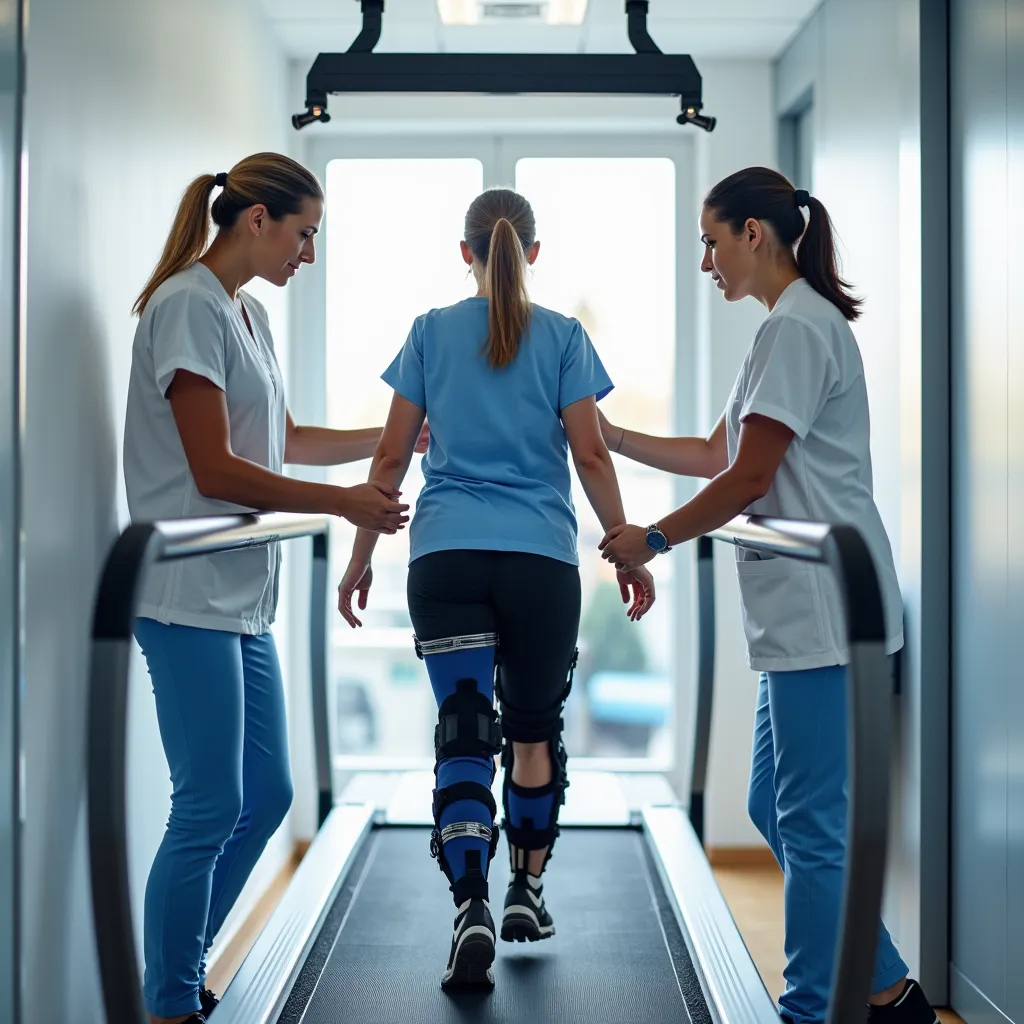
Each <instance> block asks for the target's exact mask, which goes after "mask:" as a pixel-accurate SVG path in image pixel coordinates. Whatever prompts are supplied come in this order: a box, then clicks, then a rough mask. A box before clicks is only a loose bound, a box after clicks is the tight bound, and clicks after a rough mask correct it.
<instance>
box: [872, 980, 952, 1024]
mask: <svg viewBox="0 0 1024 1024" xmlns="http://www.w3.org/2000/svg"><path fill="white" fill-rule="evenodd" d="M868 1024H939V1017H938V1014H937V1013H936V1012H935V1010H934V1009H933V1008H932V1004H931V1003H929V1002H928V999H927V997H926V996H925V994H924V992H922V991H921V986H920V985H919V984H918V983H917V982H916V981H914V980H913V979H908V981H907V984H906V987H905V988H904V989H903V994H902V995H900V996H898V997H897V998H896V999H894V1000H893V1001H892V1002H891V1003H886V1004H885V1005H884V1006H869V1007H868Z"/></svg>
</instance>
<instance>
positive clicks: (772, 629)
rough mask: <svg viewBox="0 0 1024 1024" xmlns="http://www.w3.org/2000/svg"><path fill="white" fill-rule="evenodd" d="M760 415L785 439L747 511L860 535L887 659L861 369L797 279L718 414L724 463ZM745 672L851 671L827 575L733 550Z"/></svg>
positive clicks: (894, 593)
mask: <svg viewBox="0 0 1024 1024" xmlns="http://www.w3.org/2000/svg"><path fill="white" fill-rule="evenodd" d="M754 414H757V415H761V416H766V417H768V418H769V419H773V420H776V421H778V422H779V423H782V424H784V425H785V426H787V427H789V429H790V430H792V431H793V434H794V437H793V441H792V443H791V444H790V445H789V448H788V449H787V451H786V455H785V457H784V458H783V460H782V464H781V465H780V466H779V470H778V472H777V473H776V475H775V479H774V481H773V483H772V486H771V489H770V490H769V491H768V493H767V494H766V495H765V496H764V497H763V498H761V499H760V500H758V501H756V502H754V504H753V505H751V506H750V507H749V508H748V509H747V510H746V511H747V512H748V513H751V514H758V515H768V516H781V517H784V518H787V519H804V520H817V521H820V522H827V523H848V524H851V525H853V526H856V527H857V528H858V529H859V530H860V532H861V534H862V535H863V536H864V539H865V541H866V543H867V545H868V548H869V550H870V551H871V554H872V556H873V558H874V562H875V569H876V571H877V573H878V577H879V583H880V586H881V591H882V600H883V602H884V605H885V621H886V653H888V654H892V653H894V652H895V651H898V650H899V649H900V648H901V647H902V646H903V602H902V597H901V595H900V587H899V581H898V579H897V577H896V568H895V565H894V564H893V556H892V548H891V547H890V544H889V538H888V537H887V536H886V532H885V527H884V526H883V525H882V519H881V516H880V515H879V513H878V508H877V507H876V505H875V501H874V497H873V493H872V478H871V452H870V446H869V441H870V422H869V416H868V396H867V389H866V387H865V382H864V366H863V363H862V361H861V356H860V349H859V348H858V347H857V341H856V339H855V338H854V335H853V331H852V330H851V328H850V324H849V323H848V322H847V320H846V318H845V317H844V316H843V315H842V313H840V312H839V310H838V309H837V308H836V306H834V305H833V304H832V303H831V302H829V301H828V299H826V298H825V297H824V296H822V295H820V294H818V292H816V291H815V290H814V289H813V288H812V287H811V286H810V285H809V284H808V283H807V281H806V280H804V279H802V278H801V279H800V280H798V281H795V282H794V283H793V284H791V285H790V286H789V287H788V288H787V289H786V290H785V291H784V292H783V293H782V295H781V297H780V298H779V301H778V302H777V303H776V305H775V308H774V309H773V310H772V312H771V313H770V314H769V316H768V318H767V319H766V320H765V321H764V323H763V324H762V325H761V327H760V329H759V330H758V332H757V335H756V337H755V338H754V343H753V345H752V346H751V347H750V350H749V351H748V352H747V355H746V358H745V359H744V361H743V366H742V368H741V369H740V373H739V377H738V378H737V380H736V384H735V385H734V387H733V391H732V394H731V396H730V397H729V403H728V406H727V408H726V427H727V438H728V449H729V461H730V462H732V461H733V460H734V459H735V458H736V451H737V448H738V443H739V433H740V425H741V424H742V423H743V421H744V420H745V419H746V418H747V417H748V416H751V415H754ZM736 569H737V572H738V574H739V589H740V604H741V607H742V613H743V626H744V632H745V633H746V638H747V658H748V663H749V664H750V667H751V668H752V669H755V670H759V671H774V672H785V671H795V670H801V669H811V668H822V667H825V666H828V665H845V664H847V662H848V661H849V651H848V649H847V641H846V630H845V626H844V614H843V608H842V603H841V600H840V596H839V590H838V587H837V586H836V583H835V581H834V579H833V577H832V573H831V570H830V569H828V568H827V567H826V566H820V565H812V564H809V563H806V562H798V561H794V560H793V559H790V558H782V557H774V556H771V555H764V554H757V553H755V552H752V551H749V550H746V549H743V548H737V549H736Z"/></svg>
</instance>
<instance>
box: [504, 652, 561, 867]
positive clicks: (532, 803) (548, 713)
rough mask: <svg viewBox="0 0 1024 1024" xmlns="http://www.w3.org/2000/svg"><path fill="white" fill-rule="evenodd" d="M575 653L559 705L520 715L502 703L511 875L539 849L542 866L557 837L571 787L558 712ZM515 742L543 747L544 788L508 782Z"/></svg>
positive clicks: (505, 824)
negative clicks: (547, 775) (547, 767)
mask: <svg viewBox="0 0 1024 1024" xmlns="http://www.w3.org/2000/svg"><path fill="white" fill-rule="evenodd" d="M578 654H579V652H578V651H574V652H573V656H572V662H571V664H570V665H569V677H568V680H567V681H566V685H565V689H564V690H563V691H562V695H561V697H559V699H558V702H557V703H556V704H553V705H552V706H551V707H549V708H545V709H544V710H542V711H532V712H523V711H518V710H516V709H515V708H513V707H510V706H509V704H508V703H507V702H506V701H505V700H504V699H502V700H501V723H502V733H503V735H504V737H505V745H504V747H503V748H502V754H501V764H502V768H503V769H504V772H505V778H504V783H503V785H502V791H501V793H502V804H503V805H504V806H503V809H504V812H505V820H504V827H505V838H506V839H507V840H508V852H509V859H510V862H511V866H512V870H513V871H525V870H526V869H527V865H528V863H529V854H530V851H531V850H543V849H544V848H545V847H546V848H547V856H546V857H545V858H544V865H545V866H546V865H547V862H548V861H549V860H550V859H551V850H552V847H554V845H555V840H556V839H557V838H558V834H559V829H558V814H559V811H560V810H561V808H562V805H563V804H564V803H565V791H566V790H567V789H568V788H569V773H568V771H567V763H568V755H567V753H566V750H565V744H564V743H563V742H562V731H563V729H564V728H565V723H564V721H563V719H562V709H563V708H564V707H565V702H566V700H567V698H568V696H569V692H570V690H572V674H573V670H574V669H575V668H576V659H577V657H578ZM499 689H500V687H499ZM501 696H502V695H501V694H500V693H499V697H501ZM513 742H515V743H544V742H547V744H548V752H549V754H550V757H551V781H550V782H549V783H548V784H547V785H546V786H534V787H527V786H520V785H519V784H518V783H516V782H513V781H512V768H513V765H514V763H515V756H514V750H513V746H512V744H513ZM542 870H543V868H542Z"/></svg>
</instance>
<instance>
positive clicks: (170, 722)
mask: <svg viewBox="0 0 1024 1024" xmlns="http://www.w3.org/2000/svg"><path fill="white" fill-rule="evenodd" d="M216 188H219V189H220V190H221V191H220V192H219V194H218V195H217V198H216V199H215V200H214V201H213V204H212V209H211V205H210V198H211V196H212V194H213V192H214V190H215V189H216ZM323 199H324V197H323V193H322V191H321V189H320V185H319V182H318V181H317V180H316V178H315V177H314V176H313V175H312V174H311V173H310V172H309V171H307V170H306V169H305V168H304V167H302V166H301V165H300V164H297V163H295V162H294V161H293V160H290V159H288V158H287V157H283V156H278V155H277V154H274V153H259V154H256V155H255V156H250V157H247V158H246V159H244V160H242V161H241V162H240V163H239V164H237V165H236V166H235V167H234V168H232V170H231V171H229V172H228V173H227V174H219V175H217V176H216V177H215V176H214V175H212V174H207V175H203V176H202V177H199V178H197V179H196V180H195V181H194V182H193V183H192V184H191V185H190V186H189V187H188V189H187V190H186V192H185V195H184V198H183V199H182V201H181V205H180V207H179V209H178V213H177V216H176V217H175V220H174V226H173V228H172V230H171V235H170V237H169V238H168V240H167V244H166V247H165V248H164V253H163V256H162V257H161V260H160V263H159V265H158V266H157V268H156V270H155V271H154V272H153V275H152V277H151V278H150V279H149V282H148V283H147V285H146V287H145V288H144V289H143V291H142V294H141V295H140V296H139V299H138V302H137V303H136V306H135V312H136V313H137V314H138V315H139V318H140V319H139V326H138V329H137V330H136V333H135V344H134V348H133V350H132V369H131V378H130V383H129V388H128V408H127V418H126V421H125V440H124V474H125V483H126V487H127V493H128V507H129V510H130V512H131V516H132V519H133V520H136V521H139V520H152V519H168V518H177V517H183V516H208V515H223V514H225V513H231V512H249V511H253V510H254V509H261V510H273V511H283V512H321V513H329V514H331V515H337V516H343V517H344V518H346V519H348V520H349V521H351V522H353V523H355V524H356V525H357V526H359V527H361V528H363V529H366V530H371V531H374V532H376V533H394V532H395V531H396V530H399V529H401V528H402V525H403V523H405V521H406V519H407V517H406V516H405V514H404V513H405V511H406V509H407V508H408V506H406V505H400V504H398V503H397V502H396V500H395V498H396V492H395V491H394V490H393V489H391V488H388V487H380V486H377V485H375V484H373V483H369V484H362V485H360V486H358V487H351V488H343V487H332V486H328V485H326V484H320V483H310V482H306V481H302V480H294V479H291V478H289V477H287V476H284V475H283V473H282V470H283V467H284V463H286V462H288V463H299V464H303V465H316V466H326V465H332V464H335V463H342V462H351V461H354V460H356V459H362V458H366V457H368V456H369V455H371V454H372V453H373V451H374V449H375V447H376V444H377V440H378V439H379V437H380V430H379V429H377V430H361V431H335V430H325V429H320V428H316V427H297V426H295V424H294V423H293V422H292V419H291V416H290V415H289V413H288V408H287V406H286V404H285V397H284V386H283V382H282V377H281V371H280V368H279V367H278V364H277V359H276V357H275V355H274V345H273V341H272V339H271V335H270V325H269V323H268V321H267V314H266V311H265V310H264V309H263V307H262V306H261V305H260V304H259V302H257V301H256V300H255V299H254V298H253V297H252V296H251V295H249V293H248V292H245V291H243V290H242V288H243V286H244V285H245V284H247V283H248V282H249V281H250V280H252V279H253V278H254V277H261V278H263V279H264V280H266V281H269V282H271V283H272V284H275V285H278V286H282V285H285V284H286V283H287V282H288V281H289V280H290V279H291V278H292V277H294V276H295V273H296V272H297V271H298V269H299V267H300V266H302V264H304V263H312V262H313V259H314V251H313V238H314V236H315V235H316V233H317V230H318V228H319V225H320V221H321V218H322V217H323ZM211 214H212V220H213V223H214V224H215V225H216V226H217V229H218V230H217V235H216V237H215V238H214V240H213V243H212V244H211V245H210V246H209V248H207V240H208V237H209V231H210V220H211ZM420 450H422V447H421V449H420ZM279 566H280V556H279V552H278V545H276V544H272V545H268V546H265V547H256V548H249V549H246V550H244V551H232V552H226V553H223V554H217V555H209V556H202V557H198V558H192V559H188V560H186V561H181V562H174V563H172V564H170V565H167V566H155V567H153V568H152V569H151V570H150V571H149V574H148V576H147V578H146V580H145V582H144V584H143V588H142V593H141V595H140V601H139V618H138V619H137V620H136V626H135V636H136V639H137V640H138V642H139V644H140V646H141V647H142V651H143V654H144V655H145V658H146V662H147V664H148V666H149V672H150V676H151V677H152V683H153V692H154V694H155V697H156V707H157V718H158V720H159V725H160V735H161V738H162V740H163V745H164V751H165V753H166V755H167V761H168V765H169V767H170V771H171V780H172V784H173V794H172V798H171V814H170V819H169V820H168V823H167V831H166V833H165V835H164V839H163V842H162V843H161V845H160V849H159V850H158V852H157V855H156V858H155V860H154V862H153V867H152V870H151V872H150V876H149V882H148V884H147V887H146V902H145V926H144V932H145V959H146V977H145V999H146V1005H147V1008H148V1010H149V1012H150V1014H151V1020H152V1021H153V1022H159V1024H168V1022H178V1021H188V1022H190V1024H202V1022H203V1021H205V1019H206V1017H205V1014H207V1013H209V1012H210V1011H211V1010H212V1009H213V1007H214V1006H215V1005H216V1002H217V1000H216V997H215V996H214V995H213V994H212V993H211V992H209V991H208V990H207V989H206V987H205V981H206V952H207V950H208V948H209V947H210V944H211V943H212V941H213V938H214V936H215V935H216V934H217V931H218V929H219V928H220V926H221V925H222V924H223V922H224V919H225V917H226V916H227V914H228V912H229V911H230V909H231V906H232V904H233V903H234V902H235V900H236V898H237V897H238V894H239V893H240V892H241V890H242V886H243V885H244V884H245V881H246V879H247V878H248V877H249V873H250V871H251V870H252V868H253V866H254V865H255V863H256V861H257V860H258V858H259V856H260V854H261V853H262V851H263V848H264V847H265V845H266V843H267V840H268V839H269V838H270V836H271V835H273V833H274V831H275V830H276V829H277V827H278V825H279V824H280V823H281V820H282V819H283V817H284V815H285V813H286V812H287V810H288V807H289V805H290V803H291V799H292V785H291V776H290V772H289V765H288V747H287V732H286V724H285V706H284V688H283V686H282V683H281V669H280V666H279V664H278V659H277V651H276V649H275V647H274V638H273V635H272V634H271V632H270V626H271V623H272V622H273V621H274V612H275V605H276V602H277V591H278V574H279ZM134 998H135V996H134V994H133V993H131V992H125V999H126V1000H132V999H134Z"/></svg>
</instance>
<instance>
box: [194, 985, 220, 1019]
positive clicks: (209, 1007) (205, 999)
mask: <svg viewBox="0 0 1024 1024" xmlns="http://www.w3.org/2000/svg"><path fill="white" fill-rule="evenodd" d="M199 1002H200V1003H202V1004H203V1006H202V1011H201V1012H202V1014H203V1016H204V1017H205V1018H206V1019H207V1020H209V1019H210V1014H211V1013H213V1011H214V1010H216V1009H217V1004H218V1003H219V1002H220V1000H219V999H218V998H217V997H216V996H215V995H214V994H213V993H212V992H211V991H210V990H209V989H208V988H201V989H200V990H199Z"/></svg>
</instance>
